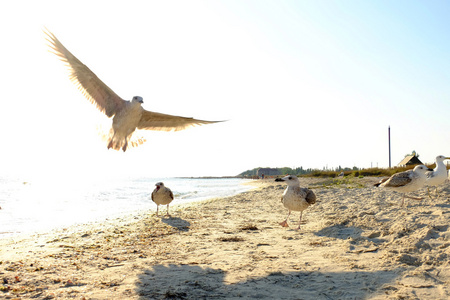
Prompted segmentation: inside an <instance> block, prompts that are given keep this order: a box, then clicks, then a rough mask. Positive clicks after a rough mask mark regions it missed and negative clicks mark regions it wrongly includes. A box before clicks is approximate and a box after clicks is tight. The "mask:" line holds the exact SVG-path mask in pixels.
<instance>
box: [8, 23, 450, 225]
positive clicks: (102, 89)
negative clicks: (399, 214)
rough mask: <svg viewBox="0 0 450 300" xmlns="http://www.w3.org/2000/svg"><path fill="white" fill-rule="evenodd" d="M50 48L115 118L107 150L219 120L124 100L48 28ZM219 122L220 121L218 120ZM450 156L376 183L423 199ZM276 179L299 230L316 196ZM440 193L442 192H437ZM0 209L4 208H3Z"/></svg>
mask: <svg viewBox="0 0 450 300" xmlns="http://www.w3.org/2000/svg"><path fill="white" fill-rule="evenodd" d="M45 34H46V35H47V40H48V41H49V43H50V47H51V49H52V51H53V53H55V54H56V55H57V56H58V57H59V58H60V59H61V60H62V61H63V62H64V63H66V65H67V66H68V67H69V70H70V79H71V80H72V81H73V82H74V83H75V84H76V85H77V87H78V88H79V89H80V90H81V92H82V93H83V94H84V96H85V97H86V98H87V99H88V100H89V101H90V102H91V103H93V104H95V105H96V106H97V108H98V109H99V110H100V111H101V112H103V113H104V114H105V115H106V116H107V117H110V118H111V117H112V118H113V121H112V127H111V130H110V134H109V140H108V146H107V147H108V149H110V148H112V149H114V150H120V149H122V150H123V151H126V150H127V148H128V147H129V146H137V145H139V144H142V143H143V142H144V141H145V140H143V139H141V138H136V137H134V139H133V133H134V132H135V131H136V130H139V129H144V130H145V129H146V130H162V131H172V130H173V131H177V130H183V129H186V128H189V127H192V126H195V125H202V124H211V123H216V122H218V121H204V120H197V119H193V118H186V117H179V116H172V115H167V114H161V113H156V112H151V111H147V110H145V109H143V108H142V107H141V104H142V103H143V99H142V97H139V96H135V97H133V99H132V100H131V101H125V100H123V99H122V98H120V97H119V96H118V95H117V94H115V93H114V92H113V91H112V90H111V89H110V88H109V87H108V86H107V85H106V84H104V83H103V82H102V81H101V80H100V79H99V78H98V77H97V76H96V75H95V74H94V73H93V72H92V71H91V70H90V69H89V68H88V67H87V66H85V65H84V64H83V63H82V62H81V61H79V60H78V59H77V58H76V57H75V56H74V55H73V54H72V53H71V52H69V50H67V49H66V48H65V47H64V46H63V44H62V43H61V42H60V41H59V40H58V39H57V38H56V37H55V35H53V34H52V33H51V32H49V31H45ZM219 122H220V121H219ZM446 159H450V157H446V156H443V155H439V156H437V157H436V168H435V169H434V170H432V169H429V168H428V167H426V166H424V165H418V166H416V167H415V168H414V169H413V170H408V171H405V172H400V173H396V174H394V175H392V176H391V177H389V178H385V179H382V180H381V181H380V182H378V183H376V184H375V186H377V187H382V188H386V189H390V190H394V191H397V192H399V193H402V202H401V206H403V205H404V202H405V198H411V199H418V200H420V199H422V198H416V197H412V196H406V195H405V194H406V193H409V192H413V191H416V190H418V189H420V188H422V187H423V186H424V185H426V186H428V194H429V196H430V197H431V194H430V190H429V187H430V186H435V187H436V193H437V194H438V190H437V186H438V185H440V184H442V183H444V182H445V180H446V179H447V177H448V175H447V169H446V166H445V164H444V160H446ZM338 177H344V173H341V174H339V176H338ZM276 181H282V182H286V183H287V187H286V190H285V191H284V193H283V195H282V197H281V202H282V203H283V205H284V207H286V208H287V209H288V215H287V217H286V219H285V220H284V221H283V222H281V223H280V225H281V226H283V227H288V226H289V225H288V223H287V221H288V219H289V216H290V215H291V211H299V212H300V220H299V224H298V227H297V229H300V223H301V222H302V214H303V211H304V210H305V209H306V208H308V207H309V206H311V205H312V204H314V203H315V202H316V195H315V194H314V192H313V191H312V190H310V189H308V188H301V187H300V182H299V180H298V178H297V177H296V176H293V175H288V176H285V177H283V178H278V179H276ZM438 195H439V194H438ZM151 198H152V200H153V201H154V202H155V203H156V205H157V208H156V215H157V216H158V214H159V206H160V205H167V215H169V204H170V203H171V202H172V201H173V199H174V197H173V193H172V191H171V190H170V189H169V188H167V187H165V186H164V183H162V182H158V183H156V188H155V190H154V191H153V192H152V196H151ZM0 209H1V208H0Z"/></svg>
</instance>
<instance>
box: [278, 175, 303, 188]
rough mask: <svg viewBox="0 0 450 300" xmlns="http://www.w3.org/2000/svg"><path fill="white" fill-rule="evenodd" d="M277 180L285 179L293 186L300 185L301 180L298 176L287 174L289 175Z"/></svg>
mask: <svg viewBox="0 0 450 300" xmlns="http://www.w3.org/2000/svg"><path fill="white" fill-rule="evenodd" d="M275 181H284V182H286V183H287V185H292V186H298V185H300V181H299V180H298V178H297V176H294V175H287V176H284V177H283V178H277V179H275Z"/></svg>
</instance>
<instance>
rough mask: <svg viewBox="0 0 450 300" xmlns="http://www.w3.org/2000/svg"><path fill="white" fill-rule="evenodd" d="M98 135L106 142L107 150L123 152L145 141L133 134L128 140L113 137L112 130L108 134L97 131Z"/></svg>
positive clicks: (116, 136)
mask: <svg viewBox="0 0 450 300" xmlns="http://www.w3.org/2000/svg"><path fill="white" fill-rule="evenodd" d="M99 135H100V137H101V139H102V140H103V141H104V142H107V145H108V149H113V150H117V151H120V150H123V151H124V152H125V151H126V150H127V149H129V148H134V147H137V146H139V145H142V144H143V143H145V142H146V141H147V140H146V139H145V138H144V137H142V136H137V135H135V134H133V135H132V136H131V137H129V138H122V137H119V136H118V135H115V134H114V133H113V132H112V130H111V131H110V132H109V133H105V132H102V131H99Z"/></svg>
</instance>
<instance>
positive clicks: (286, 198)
mask: <svg viewBox="0 0 450 300" xmlns="http://www.w3.org/2000/svg"><path fill="white" fill-rule="evenodd" d="M275 181H284V182H286V183H287V188H286V190H284V193H283V196H282V197H281V202H282V203H283V205H284V207H286V208H287V209H288V210H289V213H288V215H287V217H286V220H284V221H283V222H281V223H280V225H281V226H283V227H288V226H289V225H288V223H287V220H288V219H289V216H290V215H291V211H299V212H300V220H299V222H298V228H297V229H300V224H301V222H302V215H303V211H304V210H305V209H307V208H308V207H309V206H310V205H311V204H314V203H316V195H315V194H314V192H313V191H311V190H310V189H307V188H301V187H300V181H299V180H298V178H297V177H296V176H293V175H288V176H285V177H283V178H277V179H275Z"/></svg>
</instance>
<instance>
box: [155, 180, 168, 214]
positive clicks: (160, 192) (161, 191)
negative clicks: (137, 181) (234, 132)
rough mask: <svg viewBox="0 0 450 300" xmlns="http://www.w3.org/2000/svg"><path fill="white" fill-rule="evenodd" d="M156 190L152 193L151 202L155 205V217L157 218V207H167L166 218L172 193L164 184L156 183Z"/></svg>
mask: <svg viewBox="0 0 450 300" xmlns="http://www.w3.org/2000/svg"><path fill="white" fill-rule="evenodd" d="M155 185H156V188H155V189H154V190H153V192H152V200H153V202H155V203H156V216H158V212H159V206H160V205H167V214H166V215H167V216H168V215H169V204H170V203H171V202H172V200H173V193H172V191H171V190H170V189H169V188H167V187H165V186H164V183H162V182H158V183H156V184H155Z"/></svg>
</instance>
